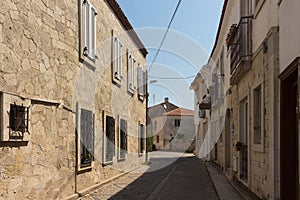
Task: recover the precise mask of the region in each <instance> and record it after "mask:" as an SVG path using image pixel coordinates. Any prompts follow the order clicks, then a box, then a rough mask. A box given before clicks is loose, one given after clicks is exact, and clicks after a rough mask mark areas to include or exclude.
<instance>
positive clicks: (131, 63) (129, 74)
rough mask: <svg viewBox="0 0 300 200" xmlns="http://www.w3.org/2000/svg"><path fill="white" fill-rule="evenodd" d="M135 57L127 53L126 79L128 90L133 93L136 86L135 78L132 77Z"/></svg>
mask: <svg viewBox="0 0 300 200" xmlns="http://www.w3.org/2000/svg"><path fill="white" fill-rule="evenodd" d="M135 62H136V61H135V59H134V57H133V56H132V55H131V54H128V67H127V69H128V71H127V80H128V91H129V92H130V93H131V94H133V93H134V91H135V89H136V86H135V78H134V65H135Z"/></svg>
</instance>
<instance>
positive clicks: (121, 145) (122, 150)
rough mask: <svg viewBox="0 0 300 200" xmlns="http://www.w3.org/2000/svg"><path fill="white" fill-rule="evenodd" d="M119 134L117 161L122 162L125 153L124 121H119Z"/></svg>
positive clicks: (125, 126) (125, 123) (125, 127)
mask: <svg viewBox="0 0 300 200" xmlns="http://www.w3.org/2000/svg"><path fill="white" fill-rule="evenodd" d="M119 134H120V135H119V160H122V159H125V156H126V152H127V121H126V120H124V119H121V120H120V132H119Z"/></svg>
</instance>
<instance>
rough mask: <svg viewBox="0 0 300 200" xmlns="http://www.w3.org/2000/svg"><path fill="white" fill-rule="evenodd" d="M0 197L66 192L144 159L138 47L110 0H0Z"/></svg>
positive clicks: (142, 82)
mask: <svg viewBox="0 0 300 200" xmlns="http://www.w3.org/2000/svg"><path fill="white" fill-rule="evenodd" d="M0 16H1V18H0V46H1V50H0V57H1V73H0V87H1V89H0V90H1V105H0V106H1V109H0V110H1V125H0V127H1V142H0V146H1V147H2V148H1V150H0V155H1V156H0V160H1V164H0V174H1V176H0V180H1V181H0V196H1V198H7V199H23V198H27V199H56V198H67V197H70V196H72V195H73V196H76V195H78V193H81V192H82V191H84V190H86V189H87V188H89V187H92V186H95V185H97V184H99V183H101V182H103V181H105V180H107V179H109V178H112V177H114V176H116V175H118V174H120V173H121V172H122V171H127V170H129V169H132V168H134V167H135V166H137V165H139V164H141V163H142V162H144V159H145V145H146V144H145V125H146V90H145V88H146V87H145V84H146V69H145V62H146V61H145V58H146V54H147V51H146V50H145V48H144V46H143V44H142V43H141V41H140V40H139V38H138V37H137V35H136V33H135V32H134V30H132V26H131V25H130V23H129V22H128V20H127V18H126V16H125V15H124V13H123V12H122V10H121V8H120V7H119V5H118V4H117V2H116V1H114V0H107V1H103V0H100V1H95V0H79V1H68V2H66V1H51V2H50V1H40V0H38V1H34V2H29V1H19V2H18V3H15V2H11V1H4V2H2V3H1V11H0Z"/></svg>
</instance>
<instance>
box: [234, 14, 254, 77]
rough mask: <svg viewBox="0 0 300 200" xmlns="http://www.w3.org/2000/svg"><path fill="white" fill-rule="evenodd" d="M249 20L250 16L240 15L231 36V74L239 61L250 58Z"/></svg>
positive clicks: (250, 19)
mask: <svg viewBox="0 0 300 200" xmlns="http://www.w3.org/2000/svg"><path fill="white" fill-rule="evenodd" d="M251 22H252V16H247V17H242V18H241V20H240V22H239V24H238V25H237V27H236V30H235V32H234V35H233V36H232V41H231V43H230V50H231V55H230V58H231V63H230V67H231V75H233V74H234V73H235V71H236V70H237V68H238V67H239V64H240V62H243V61H249V60H251V55H252V49H251Z"/></svg>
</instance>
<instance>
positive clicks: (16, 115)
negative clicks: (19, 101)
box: [9, 104, 29, 139]
mask: <svg viewBox="0 0 300 200" xmlns="http://www.w3.org/2000/svg"><path fill="white" fill-rule="evenodd" d="M28 118H29V108H28V107H24V106H18V105H16V104H11V105H10V111H9V139H23V136H24V132H28Z"/></svg>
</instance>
